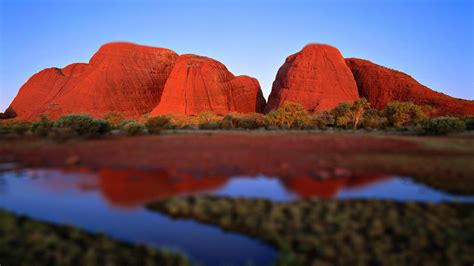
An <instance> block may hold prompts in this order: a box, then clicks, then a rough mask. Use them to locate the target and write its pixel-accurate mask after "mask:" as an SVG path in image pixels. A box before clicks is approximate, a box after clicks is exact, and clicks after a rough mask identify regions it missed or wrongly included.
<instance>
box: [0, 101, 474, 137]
mask: <svg viewBox="0 0 474 266" xmlns="http://www.w3.org/2000/svg"><path fill="white" fill-rule="evenodd" d="M427 110H428V111H429V110H431V111H429V113H433V108H428V107H423V108H422V107H421V106H417V105H415V104H413V103H411V102H392V103H390V104H388V105H387V106H386V107H385V108H384V109H383V110H376V109H374V108H371V107H370V103H369V102H368V101H367V100H366V99H364V98H361V99H359V100H357V101H354V102H352V103H341V104H339V105H338V106H336V107H335V108H334V109H332V110H327V111H323V112H319V113H315V114H310V113H308V112H307V111H306V110H305V109H304V108H303V106H301V105H300V104H297V103H291V102H285V103H284V104H283V105H282V106H281V107H280V108H278V109H276V110H273V111H272V112H270V113H268V114H266V115H264V114H259V113H247V114H241V113H229V114H227V115H216V114H214V113H212V112H202V113H200V114H197V115H190V116H187V115H178V114H176V115H159V116H155V117H141V118H140V119H139V120H138V121H137V120H133V119H132V120H130V119H125V116H124V115H123V114H120V113H114V112H112V113H109V114H107V115H105V116H104V117H103V118H102V119H95V118H92V117H90V116H88V115H85V114H79V115H78V114H69V115H64V116H62V117H60V118H59V119H57V120H55V121H52V120H49V119H48V117H47V116H45V115H42V116H41V119H40V120H38V121H35V122H33V123H31V122H28V121H21V120H5V121H3V122H1V121H0V135H16V136H23V135H28V134H30V133H32V134H34V135H37V136H41V137H46V136H51V137H53V138H59V139H68V138H72V137H85V138H96V137H100V136H103V135H107V134H109V132H112V133H113V134H123V135H129V136H136V135H144V134H160V133H161V132H162V131H163V130H169V129H173V130H182V129H188V130H189V129H202V130H256V129H266V130H281V129H291V130H327V129H335V130H356V129H364V130H391V131H394V130H395V131H406V132H409V133H412V134H422V135H423V134H424V135H446V134H452V133H459V132H462V131H465V130H468V131H469V130H474V117H465V118H455V117H432V118H430V117H429V116H428V115H427V114H426V113H425V112H428V111H427Z"/></svg>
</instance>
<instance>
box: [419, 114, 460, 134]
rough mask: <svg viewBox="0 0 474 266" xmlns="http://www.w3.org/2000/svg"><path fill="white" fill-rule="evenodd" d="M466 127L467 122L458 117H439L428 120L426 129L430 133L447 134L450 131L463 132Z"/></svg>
mask: <svg viewBox="0 0 474 266" xmlns="http://www.w3.org/2000/svg"><path fill="white" fill-rule="evenodd" d="M465 129H466V123H465V122H464V121H463V120H461V119H459V118H456V117H447V116H446V117H437V118H432V119H430V120H428V121H426V123H425V126H424V130H425V132H426V133H428V134H434V135H445V134H449V133H456V132H462V131H464V130H465Z"/></svg>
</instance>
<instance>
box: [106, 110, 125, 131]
mask: <svg viewBox="0 0 474 266" xmlns="http://www.w3.org/2000/svg"><path fill="white" fill-rule="evenodd" d="M102 119H104V120H106V121H107V122H109V123H110V124H111V125H112V126H113V127H114V128H116V127H118V126H119V125H120V123H122V121H124V120H125V119H126V118H125V115H123V114H122V113H118V112H111V113H108V114H106V115H104V116H103V117H102Z"/></svg>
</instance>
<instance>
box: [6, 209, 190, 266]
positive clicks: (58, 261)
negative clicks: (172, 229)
mask: <svg viewBox="0 0 474 266" xmlns="http://www.w3.org/2000/svg"><path fill="white" fill-rule="evenodd" d="M0 263H1V264H2V265H45V266H46V265H47V266H54V265H88V266H93V265H97V266H102V265H137V266H141V265H157V266H158V265H159V266H181V265H183V266H184V265H189V262H188V260H187V258H185V257H184V256H183V255H180V254H177V253H173V252H171V251H164V250H156V249H152V248H149V247H146V246H143V245H133V244H128V243H123V242H119V241H115V240H112V239H110V238H109V237H107V236H105V235H103V234H91V233H87V232H85V231H82V230H79V229H77V228H75V227H72V226H58V225H52V224H49V223H45V222H40V221H37V220H34V219H30V218H26V217H24V216H16V215H15V214H13V213H10V212H7V211H5V210H2V209H0Z"/></svg>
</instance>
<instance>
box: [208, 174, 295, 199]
mask: <svg viewBox="0 0 474 266" xmlns="http://www.w3.org/2000/svg"><path fill="white" fill-rule="evenodd" d="M212 194H215V195H219V196H230V197H243V198H267V199H272V200H274V201H290V200H293V199H297V198H298V196H297V195H295V194H294V193H292V192H291V191H288V190H287V189H286V188H285V187H284V186H283V184H282V183H281V181H280V180H278V179H276V178H267V177H264V176H258V177H233V178H232V179H230V180H229V182H228V183H227V184H226V185H225V186H224V187H222V188H219V189H218V190H216V191H215V192H213V193H212Z"/></svg>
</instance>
